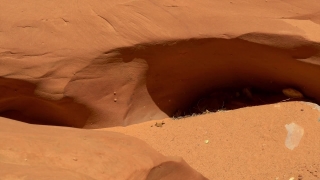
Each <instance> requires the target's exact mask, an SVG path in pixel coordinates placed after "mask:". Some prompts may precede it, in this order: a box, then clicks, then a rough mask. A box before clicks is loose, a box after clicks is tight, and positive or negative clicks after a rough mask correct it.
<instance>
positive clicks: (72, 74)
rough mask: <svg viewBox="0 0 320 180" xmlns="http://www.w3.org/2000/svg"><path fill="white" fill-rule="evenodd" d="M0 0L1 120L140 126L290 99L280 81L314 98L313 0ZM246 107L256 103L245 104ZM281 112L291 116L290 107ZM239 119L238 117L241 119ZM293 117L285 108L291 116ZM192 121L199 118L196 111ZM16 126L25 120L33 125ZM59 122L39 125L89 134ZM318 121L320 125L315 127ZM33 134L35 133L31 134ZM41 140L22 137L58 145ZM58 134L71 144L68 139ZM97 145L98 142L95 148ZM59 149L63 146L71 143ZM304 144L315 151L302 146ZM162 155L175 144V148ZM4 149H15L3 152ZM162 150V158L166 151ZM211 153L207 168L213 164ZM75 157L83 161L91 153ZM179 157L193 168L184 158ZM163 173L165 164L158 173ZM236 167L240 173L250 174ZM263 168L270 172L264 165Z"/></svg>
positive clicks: (319, 44)
mask: <svg viewBox="0 0 320 180" xmlns="http://www.w3.org/2000/svg"><path fill="white" fill-rule="evenodd" d="M0 4H1V6H0V22H1V23H0V116H2V117H5V118H6V119H2V120H1V121H2V122H3V123H4V125H5V127H4V128H5V129H6V128H7V129H10V128H13V127H11V126H16V125H15V124H12V123H11V121H12V120H18V121H22V122H27V123H31V124H42V125H58V126H68V127H76V128H85V129H99V128H108V127H114V126H128V127H127V128H128V129H131V128H133V127H137V128H136V129H135V131H140V129H139V128H140V126H129V125H133V124H136V123H144V122H148V121H150V120H161V119H164V118H168V117H172V116H175V117H178V116H182V115H192V113H202V112H205V111H206V110H208V111H218V110H219V111H220V110H223V109H225V108H227V109H237V108H241V107H246V106H255V105H262V104H272V103H278V102H281V101H288V100H292V99H287V98H288V97H285V96H284V95H282V94H281V91H282V89H284V88H294V89H296V90H298V91H299V92H301V93H302V94H303V95H304V97H305V98H304V99H299V100H304V101H312V102H319V101H320V93H319V92H320V83H318V82H319V77H320V66H319V65H320V35H319V32H320V26H319V25H320V13H319V9H320V4H319V3H318V1H317V0H310V1H308V2H306V1H299V0H290V1H289V0H264V1H256V0H246V1H240V0H232V1H212V0H210V1H209V0H204V1H201V2H198V1H197V2H196V1H191V0H185V1H178V0H165V1H155V0H150V1H145V0H140V1H126V0H108V1H101V0H91V1H89V0H71V1H61V0H54V1H50V2H44V1H39V0H36V1H34V0H33V1H31V0H25V1H17V0H12V1H3V0H0ZM297 106H298V107H304V106H302V105H300V104H298V105H297ZM267 107H269V106H267ZM270 108H271V107H270ZM271 109H272V108H271ZM247 110H248V111H250V110H251V108H248V109H247V108H246V109H244V110H243V111H247ZM241 111H242V110H241ZM269 111H271V110H268V108H267V109H266V110H265V111H264V113H265V114H266V115H268V113H269ZM287 111H289V112H291V111H292V112H291V113H292V116H294V112H295V110H291V109H290V108H289V109H288V110H287ZM279 113H281V111H280V112H279ZM244 114H246V113H244ZM248 114H249V112H248ZM289 114H290V113H289ZM225 116H226V117H223V118H225V119H228V118H234V117H228V116H227V115H225ZM235 116H236V115H235ZM274 116H276V115H274ZM201 118H204V119H207V120H208V119H210V118H209V116H201ZM301 118H302V117H301ZM245 119H246V118H245V116H244V117H243V118H240V119H239V121H241V120H242V121H245ZM288 119H292V117H291V116H289V115H288ZM7 121H8V122H7ZM190 121H192V122H194V120H193V119H192V118H191V119H190ZM166 122H167V120H166ZM187 122H189V120H188V121H185V124H186V126H187V125H188V123H187ZM271 122H272V121H271ZM271 122H269V121H267V120H266V122H265V123H268V124H270V123H271ZM15 123H16V122H15ZM181 123H184V122H183V121H182V122H181ZM203 123H205V124H206V123H207V122H203ZM310 123H311V122H310ZM18 124H19V123H18ZM311 124H312V123H311ZM318 124H319V123H318ZM318 124H313V125H312V126H313V128H315V129H317V128H318V129H319V126H318ZM20 125H21V128H27V129H33V127H37V126H31V125H27V124H19V126H20ZM142 125H143V124H142ZM309 125H310V124H309ZM309 125H304V126H309ZM189 126H191V127H189V128H190V129H189V130H188V131H187V132H189V134H190V135H193V133H195V132H194V131H193V130H194V129H193V127H194V125H193V124H192V125H191V124H189ZM279 127H280V124H279ZM281 127H283V123H282V124H281ZM41 128H42V127H41ZM51 128H52V129H51ZM234 128H235V129H237V128H238V129H241V128H244V127H243V126H240V125H239V126H235V127H234ZM248 128H249V127H248ZM49 129H50V130H49ZM62 129H63V130H60V128H56V127H45V130H41V131H44V132H46V131H52V132H54V131H57V132H60V131H63V132H65V133H66V132H69V131H70V132H73V131H76V132H79V133H80V134H81V133H88V134H91V133H92V134H95V133H96V132H95V131H94V130H91V131H89V130H73V129H72V128H62ZM186 129H188V128H187V127H186ZM222 129H223V128H222ZM249 129H250V128H249ZM12 131H13V132H12V133H13V134H12V135H11V136H6V137H7V138H6V139H7V141H6V143H9V141H10V139H14V138H18V137H19V136H18V134H16V133H18V132H16V131H17V130H16V129H13V130H12ZM173 131H174V130H173ZM220 131H221V132H220V134H221V135H220V136H221V138H222V139H227V138H229V136H231V135H232V134H230V133H231V132H230V133H227V132H229V131H230V129H228V128H226V129H224V130H223V131H222V130H220ZM223 132H226V133H223ZM281 132H282V131H281ZM316 132H319V130H313V131H312V133H316ZM99 133H100V134H103V133H102V132H99ZM172 133H174V132H172ZM257 133H258V134H259V133H261V132H260V131H259V132H257ZM279 133H280V131H279ZM282 133H283V132H282ZM21 134H23V133H21ZM52 134H53V135H52V136H53V137H51V136H49V137H46V138H49V139H50V138H55V136H57V138H59V137H60V138H61V140H64V139H63V138H62V137H61V136H59V133H52ZM71 134H72V133H71ZM106 134H108V133H106ZM316 135H317V134H314V135H313V136H314V137H316ZM16 136H17V137H16ZM92 136H94V135H92ZM119 136H121V135H119ZM9 137H10V138H9ZM34 137H38V136H37V135H36V133H35V134H34ZM318 137H319V136H318ZM92 138H93V139H94V137H92ZM139 138H140V139H144V140H146V139H145V137H139ZM248 138H249V139H252V138H254V137H251V136H248ZM44 139H45V138H44ZM44 139H37V138H36V139H29V142H30V143H32V142H33V141H39V145H38V146H39V147H41V146H42V147H47V146H53V145H52V144H50V143H49V142H48V144H46V143H47V141H46V140H44ZM124 139H126V138H124ZM128 139H130V137H128ZM59 141H60V140H59ZM65 141H66V142H65V143H67V141H68V142H70V143H71V142H72V138H70V139H68V140H67V139H66V140H65ZM248 142H249V141H248ZM279 142H280V140H279ZM0 143H1V142H0ZM74 143H75V146H79V147H82V146H81V145H80V144H77V143H80V142H74ZM148 143H150V142H148ZM243 143H245V142H243ZM41 144H42V145H41ZM138 144H139V143H138ZM185 144H187V143H185ZM116 145H117V143H115V146H116ZM244 145H245V144H244ZM14 146H15V148H22V147H24V146H22V145H21V147H20V145H19V144H15V145H14ZM95 146H99V145H98V144H97V145H93V146H92V147H90V148H93V149H95V148H96V147H95ZM164 147H165V146H164ZM318 147H319V146H318ZM64 148H67V149H66V150H65V151H66V152H64V153H65V154H68V153H69V152H71V151H73V150H74V149H72V148H70V149H68V147H64ZM86 148H87V147H86ZM146 148H147V147H146ZM177 148H178V147H177ZM224 148H226V149H228V148H229V147H224ZM310 148H311V149H313V148H315V147H313V146H312V147H311V146H310ZM156 149H158V150H159V148H158V147H157V148H156ZM228 150H229V151H232V149H228ZM30 151H31V149H30ZM34 151H36V150H34ZM304 151H308V152H309V151H311V150H301V152H304ZM39 152H40V150H39ZM137 152H138V151H137ZM161 152H162V153H163V151H161ZM19 153H22V154H23V152H20V151H19V152H17V154H18V155H19ZM53 153H57V154H56V155H57V156H58V154H59V153H61V154H64V153H62V152H54V151H53ZM235 153H238V154H237V156H240V155H239V153H240V154H241V152H235ZM22 154H20V155H19V156H22ZM155 154H157V153H155ZM165 154H166V155H180V154H179V153H178V154H177V153H176V151H175V150H172V152H166V153H165ZM18 155H17V156H18ZM181 155H182V154H181ZM269 155H270V154H268V156H266V157H269ZM7 156H10V155H8V154H6V155H5V156H4V157H5V158H7ZM88 156H89V155H88ZM91 156H94V155H91ZM119 156H121V155H119ZM149 156H150V157H149V158H150V159H152V158H154V157H155V156H153V155H151V154H150V155H149ZM157 156H160V155H159V154H157ZM182 156H183V158H185V157H184V156H185V155H182ZM224 156H228V157H229V158H230V157H233V156H232V155H229V154H225V155H224ZM270 156H271V155H270ZM308 157H310V158H312V157H314V156H311V155H310V154H309V156H308ZM10 158H11V157H10ZM160 159H161V162H167V161H166V159H165V157H164V156H161V158H160ZM267 159H268V158H267ZM269 159H270V157H269ZM44 161H49V159H48V158H45V160H44ZM297 161H298V160H297ZM0 162H3V161H2V160H1V159H0ZM179 162H180V161H179ZM187 162H188V163H191V164H192V162H190V161H187ZM270 162H271V161H270ZM41 163H42V160H38V161H37V162H35V164H33V165H32V166H30V167H28V168H31V169H37V168H38V169H39V168H40V169H41V168H43V167H38V165H39V164H41ZM159 163H160V161H159ZM250 163H251V162H250ZM282 163H284V162H282ZM308 163H312V162H311V161H308ZM308 163H306V164H307V165H308V166H309V164H308ZM209 164H210V163H209ZM209 164H205V165H204V166H203V167H205V166H206V167H211V166H210V165H209ZM82 165H84V166H86V167H90V163H89V162H85V163H83V164H82ZM282 165H283V164H282ZM61 166H62V165H61V164H58V165H57V166H50V167H49V166H48V168H46V169H43V172H44V173H48V174H50V173H51V172H58V171H59V173H61V177H62V176H64V175H65V176H70V177H77V178H78V179H79V178H80V179H81V178H87V177H86V176H83V177H82V176H79V175H78V174H77V172H76V171H75V170H74V169H72V168H73V167H68V168H69V169H70V170H71V169H72V172H69V171H60V170H59V168H61ZM154 166H156V165H150V166H146V167H147V168H149V169H150V168H152V167H154ZM170 166H171V165H168V166H167V167H170ZM178 167H181V168H187V169H188V168H189V167H187V165H186V164H184V163H183V161H181V162H180V163H178V165H177V168H178ZM193 167H194V166H193ZM6 168H8V169H11V170H7V171H6V172H13V169H21V171H20V172H21V173H22V174H28V172H30V174H32V173H36V172H37V171H36V170H34V171H32V172H31V171H27V170H26V169H22V168H21V167H20V166H19V167H18V165H16V164H14V163H13V164H12V163H11V164H9V165H8V166H6ZM195 168H196V169H197V170H198V171H200V172H202V173H204V174H206V175H209V176H210V178H214V177H215V176H216V177H225V178H227V176H222V175H221V174H222V173H224V172H223V170H222V169H220V170H219V172H217V173H218V174H210V173H207V170H204V169H201V168H200V169H199V168H198V167H195ZM248 168H249V169H251V171H250V172H254V171H258V169H259V168H258V166H256V165H255V164H254V163H253V164H250V165H249V167H248ZM169 169H170V168H169ZM41 171H42V170H41ZM73 171H75V172H73ZM319 171H320V170H319ZM17 172H18V171H17ZM153 172H154V173H151V174H153V175H152V176H155V177H158V176H157V174H158V172H157V171H153ZM165 172H171V171H170V170H165V171H164V172H162V174H163V173H165ZM242 172H243V173H242V174H241V177H243V176H242V175H244V174H245V173H244V171H242ZM128 173H129V171H128ZM219 173H220V175H219ZM248 173H249V172H248ZM154 174H156V175H154ZM160 174H161V173H160ZM169 174H170V173H169ZM173 174H174V173H173ZM194 174H196V172H194ZM9 175H10V173H9ZM34 175H35V176H36V174H34ZM109 175H110V174H109ZM209 176H208V177H209ZM262 176H263V177H265V178H268V174H267V175H261V177H262ZM89 177H90V176H89ZM89 177H88V178H89ZM128 177H129V176H128ZM228 177H230V178H231V177H232V176H231V175H230V176H228ZM235 177H240V175H239V176H236V175H235ZM255 177H256V178H259V177H260V176H259V174H256V176H255ZM8 178H9V179H10V176H8ZM91 178H93V179H97V178H100V176H99V177H96V176H94V177H91ZM171 178H172V177H171ZM11 179H12V178H11Z"/></svg>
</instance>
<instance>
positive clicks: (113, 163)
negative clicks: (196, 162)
mask: <svg viewBox="0 0 320 180" xmlns="http://www.w3.org/2000/svg"><path fill="white" fill-rule="evenodd" d="M0 124H1V126H0V134H1V135H0V167H1V171H0V176H1V179H8V180H9V179H25V180H27V179H30V180H31V179H43V180H48V179H52V180H53V179H58V178H62V179H70V180H71V179H72V180H73V179H79V180H80V179H82V180H100V179H101V180H104V179H115V180H116V179H119V180H123V179H133V180H135V179H136V180H141V179H146V180H153V179H168V180H175V179H179V178H183V179H190V180H193V179H199V180H200V179H201V180H205V179H206V178H204V177H203V176H202V175H201V174H199V173H198V172H196V171H195V170H193V169H192V168H191V167H190V166H188V165H187V164H186V162H185V161H184V160H182V159H181V158H173V157H172V158H170V157H165V156H163V155H161V154H160V153H158V152H156V151H155V150H153V149H152V148H151V147H149V146H148V145H147V144H146V143H144V142H143V141H141V140H138V139H137V138H133V137H130V136H126V135H123V134H120V133H114V132H97V131H87V130H78V129H72V128H62V127H49V126H39V125H30V124H26V123H21V122H17V121H13V120H10V119H5V118H0Z"/></svg>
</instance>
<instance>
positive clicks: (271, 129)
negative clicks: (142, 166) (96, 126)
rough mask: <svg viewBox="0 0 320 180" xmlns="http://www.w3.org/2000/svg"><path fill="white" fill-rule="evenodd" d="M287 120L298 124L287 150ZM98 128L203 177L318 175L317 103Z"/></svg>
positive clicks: (319, 113)
mask: <svg viewBox="0 0 320 180" xmlns="http://www.w3.org/2000/svg"><path fill="white" fill-rule="evenodd" d="M157 122H158V123H163V124H162V127H157V126H156V125H155V124H156V123H157ZM290 123H295V124H297V125H299V126H300V127H302V128H303V129H304V134H303V136H302V138H301V141H300V143H299V144H298V146H297V147H296V148H295V149H293V150H290V149H288V148H287V147H286V146H285V140H286V137H287V130H286V128H285V125H286V124H290ZM99 131H115V132H121V133H124V134H127V135H130V136H134V137H137V138H139V139H142V140H143V141H145V142H147V143H148V144H150V145H151V146H152V147H153V148H154V149H156V150H157V151H159V152H160V153H162V154H164V155H178V156H181V157H183V158H184V159H185V160H186V162H187V163H188V164H190V166H191V167H193V168H195V169H196V170H197V171H199V172H200V173H202V174H203V175H205V176H206V177H208V178H209V179H226V180H229V179H277V178H278V179H290V178H292V177H294V179H299V178H300V179H301V178H302V179H319V177H320V173H319V168H320V163H319V158H320V149H319V144H320V139H319V136H320V108H319V105H316V104H312V103H305V102H299V101H296V102H282V103H276V104H269V105H263V106H256V107H250V108H241V109H237V110H232V111H221V112H217V113H210V114H205V115H201V116H196V117H190V118H186V119H180V120H172V119H163V120H157V121H150V122H145V123H140V124H136V125H131V126H128V127H113V128H106V129H101V130H99Z"/></svg>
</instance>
